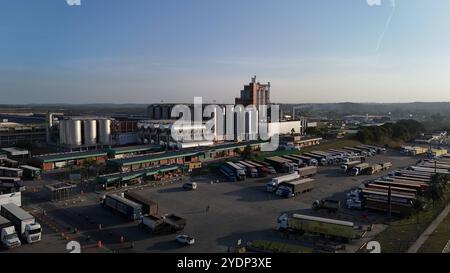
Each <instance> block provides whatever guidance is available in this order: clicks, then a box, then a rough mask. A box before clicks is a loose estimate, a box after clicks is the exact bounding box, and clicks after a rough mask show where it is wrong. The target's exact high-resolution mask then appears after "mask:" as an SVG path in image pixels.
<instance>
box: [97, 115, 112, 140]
mask: <svg viewBox="0 0 450 273" xmlns="http://www.w3.org/2000/svg"><path fill="white" fill-rule="evenodd" d="M98 132H99V136H98V141H99V143H100V144H103V145H110V142H111V120H110V119H101V120H99V121H98Z"/></svg>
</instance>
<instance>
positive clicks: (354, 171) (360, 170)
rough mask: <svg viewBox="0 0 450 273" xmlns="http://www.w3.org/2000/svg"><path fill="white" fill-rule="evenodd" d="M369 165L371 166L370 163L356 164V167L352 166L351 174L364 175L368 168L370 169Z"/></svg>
mask: <svg viewBox="0 0 450 273" xmlns="http://www.w3.org/2000/svg"><path fill="white" fill-rule="evenodd" d="M369 167H370V165H369V164H368V163H361V164H358V165H356V166H354V167H353V168H352V171H351V174H352V175H353V176H358V175H362V174H364V173H366V172H367V170H368V169H369Z"/></svg>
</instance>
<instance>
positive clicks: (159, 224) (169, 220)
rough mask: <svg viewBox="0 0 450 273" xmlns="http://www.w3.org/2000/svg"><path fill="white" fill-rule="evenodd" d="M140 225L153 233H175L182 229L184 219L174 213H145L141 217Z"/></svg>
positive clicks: (184, 224) (184, 222) (184, 223)
mask: <svg viewBox="0 0 450 273" xmlns="http://www.w3.org/2000/svg"><path fill="white" fill-rule="evenodd" d="M141 226H142V227H144V228H146V229H148V230H149V231H150V232H152V233H155V234H159V233H175V232H178V231H181V230H183V229H184V227H185V226H186V219H184V218H182V217H179V216H177V215H175V214H167V215H163V216H154V215H146V216H144V217H142V221H141Z"/></svg>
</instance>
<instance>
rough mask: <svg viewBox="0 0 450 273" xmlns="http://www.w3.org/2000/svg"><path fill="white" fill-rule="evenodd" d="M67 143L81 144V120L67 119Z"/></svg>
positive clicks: (72, 144)
mask: <svg viewBox="0 0 450 273" xmlns="http://www.w3.org/2000/svg"><path fill="white" fill-rule="evenodd" d="M69 128H70V130H69V133H70V135H69V139H70V141H69V145H71V146H81V145H82V144H83V143H82V133H81V120H69Z"/></svg>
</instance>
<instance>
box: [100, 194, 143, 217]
mask: <svg viewBox="0 0 450 273" xmlns="http://www.w3.org/2000/svg"><path fill="white" fill-rule="evenodd" d="M103 206H104V207H106V208H110V209H112V210H114V211H116V212H118V213H119V214H121V215H122V216H124V217H125V218H126V219H128V220H130V221H135V220H140V219H142V205H140V204H138V203H136V202H133V201H131V200H128V199H126V198H125V197H122V196H119V195H117V194H106V195H105V198H104V200H103Z"/></svg>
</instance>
